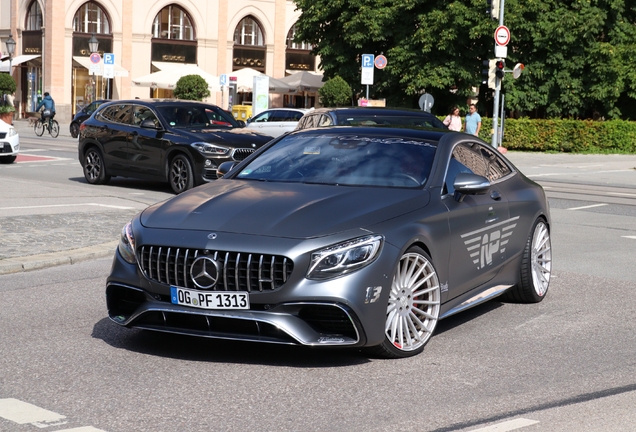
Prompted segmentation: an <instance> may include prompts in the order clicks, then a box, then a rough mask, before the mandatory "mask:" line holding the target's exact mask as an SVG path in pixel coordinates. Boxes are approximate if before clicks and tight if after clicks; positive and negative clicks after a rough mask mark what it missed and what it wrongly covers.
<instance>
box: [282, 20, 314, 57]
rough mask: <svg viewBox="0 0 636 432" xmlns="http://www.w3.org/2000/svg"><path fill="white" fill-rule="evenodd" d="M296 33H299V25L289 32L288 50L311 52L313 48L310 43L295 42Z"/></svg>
mask: <svg viewBox="0 0 636 432" xmlns="http://www.w3.org/2000/svg"><path fill="white" fill-rule="evenodd" d="M296 31H297V25H296V24H294V25H293V26H292V28H290V29H289V32H288V33H287V48H289V49H297V50H307V51H311V49H312V46H311V44H310V43H308V42H294V37H296Z"/></svg>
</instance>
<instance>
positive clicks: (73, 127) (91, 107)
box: [69, 99, 109, 138]
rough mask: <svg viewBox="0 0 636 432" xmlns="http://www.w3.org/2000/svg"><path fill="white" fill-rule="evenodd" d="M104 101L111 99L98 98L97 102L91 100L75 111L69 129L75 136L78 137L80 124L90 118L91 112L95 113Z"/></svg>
mask: <svg viewBox="0 0 636 432" xmlns="http://www.w3.org/2000/svg"><path fill="white" fill-rule="evenodd" d="M104 102H109V99H100V100H96V101H95V102H91V103H90V104H88V105H86V106H85V107H84V108H82V109H81V110H79V111H78V112H76V113H75V115H74V116H73V120H71V124H70V125H69V130H70V132H71V136H72V137H73V138H77V137H78V136H79V130H80V125H81V124H82V122H83V121H84V120H86V119H87V118H89V117H90V116H91V114H93V113H94V112H95V110H96V109H97V108H98V107H99V106H100V105H101V104H103V103H104Z"/></svg>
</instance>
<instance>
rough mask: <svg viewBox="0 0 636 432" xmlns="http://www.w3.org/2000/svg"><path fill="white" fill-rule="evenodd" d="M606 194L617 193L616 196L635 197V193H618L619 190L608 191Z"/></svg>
mask: <svg viewBox="0 0 636 432" xmlns="http://www.w3.org/2000/svg"><path fill="white" fill-rule="evenodd" d="M607 194H608V195H617V196H629V197H636V194H628V193H620V192H608V193H607Z"/></svg>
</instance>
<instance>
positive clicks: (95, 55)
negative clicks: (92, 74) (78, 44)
mask: <svg viewBox="0 0 636 432" xmlns="http://www.w3.org/2000/svg"><path fill="white" fill-rule="evenodd" d="M90 58H91V63H93V64H97V63H99V62H100V61H101V60H102V57H101V56H100V55H99V53H93V54H91V57H90Z"/></svg>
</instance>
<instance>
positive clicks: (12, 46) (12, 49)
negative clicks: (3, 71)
mask: <svg viewBox="0 0 636 432" xmlns="http://www.w3.org/2000/svg"><path fill="white" fill-rule="evenodd" d="M5 43H6V44H7V52H8V53H9V75H11V62H12V59H13V53H15V40H13V35H9V39H7V41H6V42H5Z"/></svg>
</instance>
